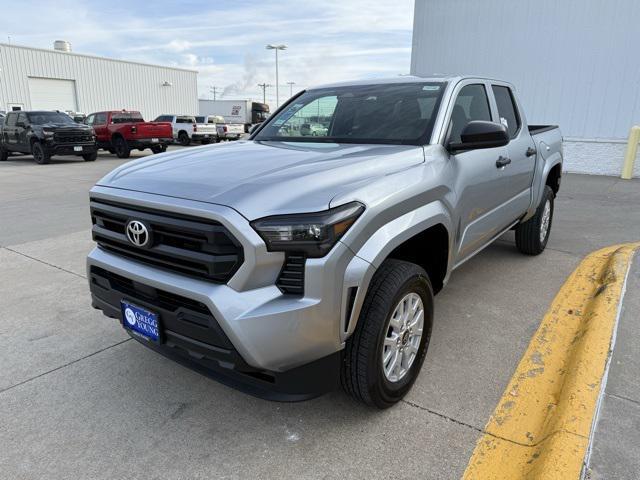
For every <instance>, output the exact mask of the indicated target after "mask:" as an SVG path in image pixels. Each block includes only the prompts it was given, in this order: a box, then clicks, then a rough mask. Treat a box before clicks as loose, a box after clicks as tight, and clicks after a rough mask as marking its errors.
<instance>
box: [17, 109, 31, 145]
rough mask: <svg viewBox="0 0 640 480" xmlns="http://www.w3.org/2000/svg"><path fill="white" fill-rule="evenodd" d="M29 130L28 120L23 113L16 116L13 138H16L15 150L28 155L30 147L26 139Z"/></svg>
mask: <svg viewBox="0 0 640 480" xmlns="http://www.w3.org/2000/svg"><path fill="white" fill-rule="evenodd" d="M28 128H29V119H28V118H27V114H26V113H25V112H20V113H19V114H18V119H17V121H16V129H15V137H16V150H19V151H21V152H25V153H29V152H30V151H31V145H29V140H28V139H27V132H28Z"/></svg>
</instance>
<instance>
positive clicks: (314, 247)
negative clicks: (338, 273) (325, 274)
mask: <svg viewBox="0 0 640 480" xmlns="http://www.w3.org/2000/svg"><path fill="white" fill-rule="evenodd" d="M362 212H364V205H362V204H361V203H359V202H352V203H348V204H346V205H342V206H340V207H336V208H332V209H330V210H326V211H324V212H316V213H303V214H294V215H275V216H273V217H265V218H260V219H258V220H254V221H253V222H251V226H252V227H253V228H254V229H255V230H256V231H257V232H258V234H259V235H260V236H261V237H262V239H263V240H264V241H265V243H266V244H267V249H268V250H269V251H270V252H301V253H305V254H306V255H307V256H308V257H323V256H325V255H326V254H327V253H328V252H329V250H331V248H332V247H333V246H334V245H335V244H336V242H337V241H338V240H339V239H340V238H341V237H342V236H343V235H344V234H345V233H346V232H347V230H349V228H351V225H353V224H354V222H355V221H356V220H357V219H358V217H359V216H360V215H361V214H362Z"/></svg>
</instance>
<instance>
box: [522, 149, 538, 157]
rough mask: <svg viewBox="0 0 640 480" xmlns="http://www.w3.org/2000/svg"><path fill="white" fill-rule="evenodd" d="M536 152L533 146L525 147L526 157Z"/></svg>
mask: <svg viewBox="0 0 640 480" xmlns="http://www.w3.org/2000/svg"><path fill="white" fill-rule="evenodd" d="M536 153H538V152H537V151H536V149H535V148H531V147H529V148H527V153H525V155H526V156H527V157H533V156H534V155H535V154H536Z"/></svg>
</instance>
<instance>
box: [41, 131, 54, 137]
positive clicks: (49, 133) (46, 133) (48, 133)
mask: <svg viewBox="0 0 640 480" xmlns="http://www.w3.org/2000/svg"><path fill="white" fill-rule="evenodd" d="M42 133H43V134H44V136H45V137H53V132H52V131H51V130H43V131H42Z"/></svg>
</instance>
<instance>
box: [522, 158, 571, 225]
mask: <svg viewBox="0 0 640 480" xmlns="http://www.w3.org/2000/svg"><path fill="white" fill-rule="evenodd" d="M543 162H544V163H543V165H542V173H541V174H540V178H539V179H538V178H537V177H535V176H534V179H533V183H534V185H533V187H532V192H531V205H530V206H529V210H528V211H527V213H526V215H525V216H524V217H522V219H521V220H520V223H522V222H526V221H527V220H529V219H530V218H531V217H533V216H534V215H535V213H536V210H537V208H538V204H539V203H540V199H541V198H542V192H543V190H544V187H545V185H546V184H547V178H548V177H549V172H551V169H553V168H554V167H555V166H557V165H560V168H561V169H562V155H560V152H555V153H553V154H552V155H551V156H549V157H548V158H545V159H544V160H543Z"/></svg>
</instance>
